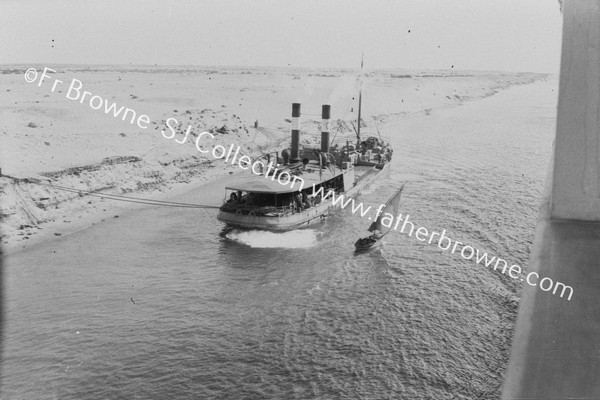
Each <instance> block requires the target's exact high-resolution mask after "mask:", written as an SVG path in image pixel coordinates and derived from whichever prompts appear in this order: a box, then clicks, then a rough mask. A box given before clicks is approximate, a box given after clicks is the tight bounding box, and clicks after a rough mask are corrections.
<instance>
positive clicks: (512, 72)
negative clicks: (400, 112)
mask: <svg viewBox="0 0 600 400" xmlns="http://www.w3.org/2000/svg"><path fill="white" fill-rule="evenodd" d="M30 66H42V67H43V66H47V67H51V66H58V67H78V66H81V67H132V68H136V67H144V68H148V67H149V68H154V67H156V68H165V69H176V68H186V67H188V68H232V69H233V68H235V69H253V68H262V69H290V70H293V69H300V70H331V71H347V72H352V71H356V72H359V71H360V67H357V68H349V67H319V66H313V67H306V66H275V65H208V64H205V65H202V64H131V63H130V64H90V63H40V62H31V63H21V62H19V63H10V64H6V63H0V68H5V67H30ZM363 71H365V72H378V71H410V72H416V71H417V72H448V73H452V72H495V73H508V74H540V75H556V76H558V73H559V72H542V71H516V70H515V71H511V70H492V69H441V68H410V67H395V68H394V67H389V68H385V67H382V68H378V67H372V68H369V67H364V68H363Z"/></svg>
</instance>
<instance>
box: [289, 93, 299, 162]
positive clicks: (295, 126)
mask: <svg viewBox="0 0 600 400" xmlns="http://www.w3.org/2000/svg"><path fill="white" fill-rule="evenodd" d="M299 118H300V103H292V154H291V160H290V161H291V162H292V163H297V162H299V161H300V126H299V122H298V119H299Z"/></svg>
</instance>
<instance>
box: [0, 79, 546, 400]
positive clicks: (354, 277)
mask: <svg viewBox="0 0 600 400" xmlns="http://www.w3.org/2000/svg"><path fill="white" fill-rule="evenodd" d="M556 88H557V85H556V82H541V83H536V84H531V85H525V86H518V87H514V88H510V89H508V90H505V91H502V92H500V93H498V94H496V95H494V96H491V97H487V98H484V99H480V100H473V101H470V102H467V103H465V104H464V105H462V106H460V107H454V108H447V109H440V110H433V111H432V112H430V113H429V114H416V115H411V116H407V117H405V118H403V119H401V120H399V121H398V122H395V123H393V124H388V125H386V126H385V127H383V132H382V133H383V134H384V135H386V136H388V137H389V138H391V140H392V142H393V144H394V149H395V151H394V159H393V161H392V165H391V166H390V167H391V168H389V171H387V172H386V175H385V177H384V178H383V179H381V180H380V181H379V182H378V183H376V184H374V185H372V186H371V187H370V188H369V189H368V190H367V191H366V192H365V193H363V194H362V195H361V196H360V197H359V198H358V200H360V201H362V202H364V203H365V205H371V206H373V207H376V206H378V205H379V204H380V203H382V202H384V201H385V200H386V199H387V198H388V197H389V196H390V195H391V194H392V193H394V191H395V190H396V189H397V188H398V187H399V186H400V185H401V184H402V183H403V182H407V185H406V187H405V190H404V192H403V196H402V200H401V208H402V212H403V213H407V214H409V215H410V220H411V221H412V222H414V223H415V224H417V225H420V226H424V227H427V228H428V229H430V230H435V231H438V232H440V231H441V230H442V229H445V230H446V231H447V235H448V236H450V237H451V238H452V239H455V240H460V241H461V242H463V243H466V244H469V245H472V246H473V247H477V248H479V249H481V250H485V251H488V252H490V253H492V254H494V255H497V256H500V257H502V258H504V259H506V260H509V261H510V262H511V263H518V264H520V265H523V266H526V264H527V257H528V254H529V248H530V245H531V243H532V239H533V229H534V226H535V220H536V216H537V208H538V204H539V202H540V197H541V191H542V187H543V183H544V179H545V175H546V169H547V163H548V161H549V157H550V151H551V145H552V140H553V135H554V121H555V106H556V91H555V90H556ZM226 180H227V178H223V179H220V180H218V181H216V182H213V183H210V184H207V185H205V186H203V187H200V188H198V189H195V190H193V191H190V192H188V193H186V194H185V195H182V196H180V197H177V198H175V199H173V200H175V201H184V202H194V203H200V204H219V203H220V201H221V200H222V196H223V186H224V183H225V182H226ZM369 223H370V222H369V221H368V220H366V219H361V218H360V217H359V216H356V215H353V214H352V213H351V212H350V211H349V210H338V211H336V212H335V213H334V214H333V215H332V216H330V217H328V218H326V219H324V220H323V222H321V223H318V224H316V225H314V226H313V227H310V228H308V229H303V230H298V231H293V232H287V233H281V234H275V233H268V232H258V231H253V232H240V231H233V232H231V233H229V234H228V235H221V233H222V228H223V227H222V225H221V224H220V223H219V222H218V221H217V220H216V212H215V210H193V209H178V208H153V207H149V208H144V209H140V210H137V211H135V212H130V213H128V214H125V215H120V217H119V218H114V219H110V220H107V221H105V222H103V223H101V224H98V225H96V226H93V227H92V228H89V229H87V230H84V231H81V232H79V233H77V234H73V235H70V236H65V237H61V238H57V239H56V240H52V241H49V242H46V243H43V244H40V245H38V246H37V247H33V248H31V249H28V250H26V251H21V252H17V253H13V254H11V255H9V256H7V257H6V258H5V260H4V288H5V293H4V317H5V318H4V323H5V325H4V340H3V363H2V376H1V385H2V386H1V397H2V399H168V398H170V399H266V398H272V399H284V398H285V399H313V398H314V399H335V398H365V399H386V398H389V399H399V398H402V399H433V398H435V399H449V398H455V399H472V398H497V397H498V393H499V387H500V384H501V382H502V376H503V373H504V371H505V368H506V362H507V357H508V351H509V346H510V338H511V334H512V330H513V325H514V321H515V317H516V311H517V308H516V307H517V300H518V293H519V292H518V291H519V287H518V285H516V284H515V282H512V281H510V280H509V279H507V278H505V277H502V276H501V275H500V274H499V273H497V272H494V271H492V270H490V269H486V268H484V267H482V266H480V265H477V264H476V263H475V262H473V261H466V260H463V259H462V258H460V256H458V255H452V254H449V253H448V252H442V251H441V250H439V249H438V248H437V247H436V246H435V245H430V244H427V243H424V242H419V241H417V240H416V239H415V238H414V237H408V236H407V235H405V234H401V233H399V232H392V233H390V234H389V235H387V236H386V237H385V239H384V244H383V246H381V248H379V249H377V250H374V251H371V252H369V253H365V254H360V255H355V254H354V253H353V250H354V246H353V243H354V242H355V241H356V239H358V238H359V237H361V236H365V235H367V234H368V232H367V231H366V228H367V227H368V225H369ZM453 396H454V397H453ZM477 396H479V397H477Z"/></svg>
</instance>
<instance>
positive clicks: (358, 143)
mask: <svg viewBox="0 0 600 400" xmlns="http://www.w3.org/2000/svg"><path fill="white" fill-rule="evenodd" d="M363 58H364V53H362V54H361V56H360V73H361V76H359V79H360V88H359V90H358V120H357V123H356V126H357V127H356V138H357V142H356V147H358V146H359V145H360V111H361V106H362V70H363Z"/></svg>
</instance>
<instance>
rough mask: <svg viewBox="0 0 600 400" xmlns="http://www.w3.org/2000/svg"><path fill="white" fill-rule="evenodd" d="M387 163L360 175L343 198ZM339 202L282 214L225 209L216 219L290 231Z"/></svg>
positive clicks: (353, 194) (368, 181) (243, 226)
mask: <svg viewBox="0 0 600 400" xmlns="http://www.w3.org/2000/svg"><path fill="white" fill-rule="evenodd" d="M388 165H389V163H386V164H384V165H383V167H382V168H381V169H379V168H376V167H373V168H372V169H371V170H369V171H368V172H366V173H365V174H364V175H363V176H361V177H360V178H359V179H358V181H357V183H356V184H355V185H354V186H353V187H351V188H350V189H349V190H347V191H346V192H344V193H340V194H339V195H338V196H341V195H343V196H344V197H345V198H353V197H356V196H358V195H359V194H360V192H361V190H363V189H365V188H366V187H368V186H369V185H370V184H371V183H373V182H374V181H375V180H376V179H377V178H378V177H379V176H381V175H382V174H383V173H384V171H385V170H386V169H387V168H388ZM340 203H341V202H338V203H337V204H336V205H334V204H332V201H331V199H328V200H326V201H323V202H322V203H320V204H318V205H315V206H313V207H310V208H308V209H305V210H302V211H299V212H296V213H294V214H288V215H283V216H262V215H243V214H236V213H231V212H226V211H223V210H221V211H219V215H218V216H217V219H218V220H219V221H221V222H224V223H225V224H226V225H227V226H228V227H230V228H237V229H246V230H249V229H260V230H268V231H275V232H282V231H290V230H294V229H300V228H305V227H307V226H311V224H313V225H314V224H315V223H317V222H318V221H319V220H320V219H321V218H323V217H325V216H326V215H327V214H328V213H329V212H330V211H331V210H333V209H335V208H337V207H338V206H339V204H340Z"/></svg>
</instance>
